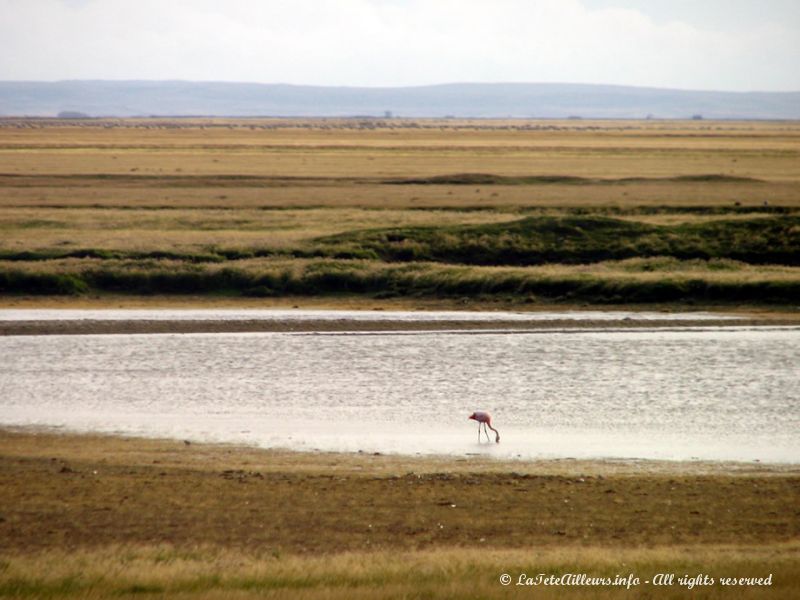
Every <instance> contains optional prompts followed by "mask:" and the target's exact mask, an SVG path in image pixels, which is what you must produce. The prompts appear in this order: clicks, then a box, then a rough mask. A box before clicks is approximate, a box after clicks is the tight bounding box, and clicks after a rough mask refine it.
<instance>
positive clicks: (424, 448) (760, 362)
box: [0, 313, 800, 463]
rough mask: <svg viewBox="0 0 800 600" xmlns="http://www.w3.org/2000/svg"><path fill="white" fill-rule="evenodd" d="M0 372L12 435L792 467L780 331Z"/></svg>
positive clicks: (67, 364)
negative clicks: (58, 432) (65, 433)
mask: <svg viewBox="0 0 800 600" xmlns="http://www.w3.org/2000/svg"><path fill="white" fill-rule="evenodd" d="M458 314H459V315H461V314H462V313H458ZM592 314H593V315H594V313H592ZM0 358H1V359H2V360H0V423H2V424H6V425H42V426H56V427H64V428H67V429H70V430H79V431H102V432H113V433H124V434H135V435H146V436H170V437H176V438H188V439H194V440H206V441H230V442H241V443H247V444H253V445H258V446H263V447H286V448H293V449H300V450H312V449H322V450H344V451H357V450H362V451H365V452H402V453H409V454H415V453H420V454H430V453H443V454H455V455H462V456H463V455H467V454H474V453H481V454H487V455H490V456H497V457H504V458H517V457H519V458H550V457H562V458H563V457H575V458H590V457H616V458H656V459H677V460H688V459H693V458H700V459H712V460H714V459H722V460H748V461H749V460H761V461H768V462H794V463H797V462H800V435H798V432H799V431H800V377H799V376H798V374H799V373H800V371H798V368H797V365H798V364H800V329H798V328H791V327H784V328H779V327H776V328H745V327H726V328H710V327H705V328H696V329H695V328H683V329H670V330H663V329H652V330H631V331H623V330H608V331H606V330H597V331H575V332H569V331H566V332H553V331H546V330H542V331H537V332H525V333H484V334H480V335H475V334H472V333H470V332H449V333H446V332H419V333H409V332H404V333H402V334H393V333H371V334H341V333H338V334H293V333H236V334H227V333H225V334H183V335H164V334H159V335H155V334H150V335H84V336H7V337H3V338H0ZM476 409H484V410H489V411H491V412H492V413H493V414H494V418H495V425H496V427H497V428H498V429H499V430H500V432H501V435H502V440H501V443H500V444H494V443H490V444H489V443H486V442H485V441H484V442H483V443H482V444H479V443H478V442H477V432H476V426H475V424H474V423H473V422H472V421H468V420H467V416H468V415H469V414H470V413H471V412H472V411H473V410H476Z"/></svg>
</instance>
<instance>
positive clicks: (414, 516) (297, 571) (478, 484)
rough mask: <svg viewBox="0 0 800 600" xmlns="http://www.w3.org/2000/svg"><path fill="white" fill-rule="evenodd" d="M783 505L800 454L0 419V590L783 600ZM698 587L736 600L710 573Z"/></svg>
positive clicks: (796, 580)
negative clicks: (694, 585)
mask: <svg viewBox="0 0 800 600" xmlns="http://www.w3.org/2000/svg"><path fill="white" fill-rule="evenodd" d="M798 506H800V468H798V467H797V466H796V465H765V464H759V463H752V464H741V463H707V462H689V463H685V462H684V463H672V462H661V461H599V460H595V461H575V460H548V461H524V462H523V461H513V462H502V461H495V460H491V459H486V458H480V457H471V456H467V457H463V458H451V457H447V458H444V457H428V458H423V457H406V456H389V455H378V454H375V455H373V454H331V453H296V452H289V451H282V450H263V449H256V448H248V447H239V446H227V445H205V444H196V443H190V444H187V443H185V442H183V441H180V440H144V439H135V438H123V437H112V436H97V435H72V434H69V435H68V434H59V433H53V432H47V431H31V430H10V429H5V430H2V431H0V507H2V508H1V509H0V540H2V544H1V545H0V558H2V568H0V591H2V592H3V593H4V595H5V596H10V597H39V596H41V595H48V596H57V597H106V596H107V595H115V596H126V595H135V594H137V593H141V592H142V590H145V591H147V590H149V593H154V594H164V595H165V597H166V596H169V595H170V594H172V593H175V594H179V595H181V597H204V598H205V597H230V596H228V595H226V594H235V595H236V597H250V595H253V596H255V595H258V594H262V593H265V592H269V593H270V594H272V596H273V597H295V595H293V594H295V593H299V595H300V597H337V598H338V597H342V598H344V597H370V595H373V597H375V595H377V597H419V596H418V595H417V594H419V593H424V594H425V597H461V593H460V592H464V593H467V591H468V590H473V589H475V590H479V591H480V595H479V596H475V597H500V596H501V595H503V594H508V593H510V592H509V588H506V587H504V586H503V585H501V584H499V583H498V579H497V578H498V577H499V576H500V575H501V574H502V573H504V572H512V573H513V576H514V580H515V581H516V578H517V576H518V574H519V573H522V572H523V570H528V571H530V570H531V569H538V571H537V572H544V571H547V572H549V573H555V572H557V571H559V570H560V569H572V571H573V572H574V571H575V570H576V569H577V570H580V569H585V570H593V571H595V572H602V573H610V572H613V571H615V570H616V571H618V572H621V570H624V571H625V572H626V573H628V571H631V572H632V571H636V572H637V576H639V575H641V578H642V581H644V578H645V577H650V576H651V575H652V573H653V572H654V570H656V571H657V570H673V571H675V572H679V571H680V576H682V575H684V574H689V573H692V572H693V570H698V569H705V570H706V572H709V571H713V575H714V576H715V577H716V578H719V577H721V576H722V575H723V574H727V575H728V576H735V575H736V574H737V573H739V574H741V575H746V574H749V575H754V574H761V575H763V576H764V577H766V576H767V575H768V574H769V573H772V574H773V580H774V581H773V583H772V584H771V585H770V586H769V587H764V586H756V585H750V586H745V587H741V588H739V589H738V590H737V591H736V593H737V594H738V595H737V596H736V597H769V598H774V597H787V598H788V597H792V594H793V593H794V592H796V590H797V589H800V588H799V587H798V586H800V544H798V542H797V540H798V536H799V535H800V510H798ZM76 557H77V558H76ZM324 557H327V558H324ZM53 560H56V561H59V562H58V564H59V565H61V566H59V567H58V568H54V569H51V570H50V571H48V572H49V573H50V574H49V575H45V574H43V573H42V572H37V569H40V568H41V566H42V565H43V564H44V563H47V561H51V563H52V561H53ZM623 563H624V566H623ZM91 565H94V566H91ZM431 571H433V572H431ZM310 574H311V575H310ZM420 578H421V579H420ZM247 582H249V583H247ZM640 586H645V584H644V583H640ZM638 589H639V592H640V593H641V592H642V591H643V590H645V587H639V588H638ZM648 589H650V591H651V592H653V589H652V588H648ZM137 590H138V592H137ZM520 590H522V587H516V586H514V593H520ZM581 590H582V591H581ZM522 591H526V592H527V593H530V592H532V591H533V590H531V589H527V590H522ZM537 591H539V590H537ZM557 591H558V590H557V589H556V588H553V589H547V590H544V589H542V590H541V592H542V594H543V597H556V596H554V595H552V594H555V593H556V592H557ZM562 591H563V592H564V593H566V592H569V593H572V592H575V593H576V594H579V593H584V594H585V593H587V592H591V591H595V592H597V594H593V595H592V597H617V596H616V595H615V594H622V593H624V592H628V590H626V589H625V588H618V587H614V586H611V587H604V588H602V589H600V588H596V589H594V590H592V588H578V589H576V590H566V591H564V590H562ZM384 592H385V593H384ZM655 592H658V593H661V592H668V593H670V594H672V595H671V596H668V597H677V596H674V594H675V593H677V592H686V588H685V587H683V588H680V587H678V586H677V584H676V585H675V586H673V587H671V588H669V589H668V588H663V589H656V590H655ZM655 592H653V593H655ZM695 592H696V593H699V594H700V596H699V597H714V598H724V597H734V596H730V594H731V593H733V592H731V591H730V590H729V589H727V588H724V587H721V586H720V585H719V582H717V584H716V585H714V586H709V587H708V588H707V589H695ZM726 594H727V595H726ZM159 597H161V596H159ZM503 597H506V596H503ZM558 597H564V596H558ZM658 597H660V596H658Z"/></svg>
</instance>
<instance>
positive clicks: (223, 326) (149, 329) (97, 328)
mask: <svg viewBox="0 0 800 600" xmlns="http://www.w3.org/2000/svg"><path fill="white" fill-rule="evenodd" d="M795 325H800V320H792V319H741V320H735V321H731V320H726V319H719V320H717V319H708V320H703V321H695V320H681V319H670V320H666V319H665V320H646V321H645V320H642V321H637V320H633V319H631V320H578V321H576V320H569V319H556V320H550V321H529V322H520V321H503V320H498V321H471V320H455V321H438V322H437V321H408V320H397V321H394V320H384V321H358V320H351V319H341V320H319V319H303V320H283V319H268V320H267V319H264V320H262V319H252V320H238V321H231V320H224V319H220V320H212V319H209V320H114V321H110V320H90V319H89V320H69V319H68V320H62V321H55V320H41V321H37V320H31V321H2V320H0V336H3V335H6V336H8V335H93V334H148V333H149V334H154V333H258V332H261V333H347V332H353V333H381V332H425V331H454V332H460V333H467V332H474V333H480V332H485V333H488V332H506V333H511V332H535V331H540V330H542V331H548V332H553V331H559V330H563V331H575V330H582V329H589V330H615V329H661V328H686V327H714V328H716V327H733V326H737V327H743V326H746V327H762V326H795Z"/></svg>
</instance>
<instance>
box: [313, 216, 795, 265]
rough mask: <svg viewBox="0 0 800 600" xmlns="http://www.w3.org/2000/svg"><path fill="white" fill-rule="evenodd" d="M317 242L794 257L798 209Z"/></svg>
mask: <svg viewBox="0 0 800 600" xmlns="http://www.w3.org/2000/svg"><path fill="white" fill-rule="evenodd" d="M319 242H320V243H321V244H323V245H327V246H334V245H341V246H344V247H347V248H348V249H350V250H351V251H353V252H359V251H361V252H363V251H365V250H366V251H371V252H373V253H374V254H375V255H376V256H377V257H379V258H381V259H383V260H387V261H414V260H417V261H419V260H423V261H438V262H449V263H462V264H475V265H536V264H545V263H566V264H579V263H587V262H601V261H606V260H620V259H626V258H633V257H652V256H672V257H675V258H679V259H696V258H700V259H724V258H729V259H734V260H740V261H744V262H749V263H754V264H769V263H773V264H776V263H777V264H786V265H798V264H800V217H793V216H782V217H763V218H752V219H728V220H710V221H701V222H698V223H679V224H674V225H667V224H665V225H660V226H658V225H650V224H645V223H641V222H636V221H632V220H620V219H612V218H608V217H598V216H571V217H550V216H541V217H527V218H525V219H521V220H519V221H514V222H511V223H498V224H487V225H463V226H449V227H416V228H387V229H378V230H374V231H357V232H350V233H345V234H341V235H337V236H332V237H328V238H323V239H320V240H319Z"/></svg>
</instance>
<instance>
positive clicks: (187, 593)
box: [0, 543, 800, 599]
mask: <svg viewBox="0 0 800 600" xmlns="http://www.w3.org/2000/svg"><path fill="white" fill-rule="evenodd" d="M504 573H507V574H509V575H511V576H512V580H513V583H512V584H511V585H509V586H508V587H506V586H503V585H501V584H500V583H499V577H500V575H501V574H504ZM540 573H542V574H545V575H556V576H560V575H562V574H565V573H586V574H587V575H588V576H591V577H609V578H612V579H613V578H614V577H615V576H617V575H619V576H622V577H627V576H628V575H629V574H633V575H634V576H636V577H638V578H639V579H640V585H639V586H636V587H634V588H632V589H630V590H628V589H626V588H625V587H607V586H598V587H589V586H586V587H568V588H564V587H545V586H538V587H524V586H517V585H516V582H517V581H519V576H520V575H522V574H526V575H529V576H533V577H535V576H536V575H538V574H540ZM657 573H674V574H675V575H676V579H677V578H678V577H683V576H686V575H688V576H690V577H695V576H696V575H698V574H707V575H709V576H711V577H714V579H715V584H714V585H711V586H706V587H695V588H693V589H692V590H691V592H689V590H688V589H687V587H686V586H681V585H679V584H677V583H676V584H675V585H673V586H670V587H653V586H651V585H648V584H645V583H644V581H646V580H649V579H651V578H652V577H653V576H654V575H655V574H657ZM770 574H772V585H771V586H769V587H760V586H746V587H736V588H726V587H723V586H722V585H721V584H720V583H719V578H721V577H744V576H747V577H767V576H768V575H770ZM798 588H800V550H799V548H798V545H797V544H796V543H789V544H777V545H772V546H766V547H763V546H761V547H758V546H756V547H747V546H745V547H736V546H709V547H703V546H688V547H665V548H642V549H613V550H612V549H608V548H603V547H588V548H575V547H561V548H530V549H515V550H501V549H494V548H442V549H436V550H428V551H416V552H380V551H378V552H371V553H342V554H336V555H332V556H324V557H308V556H296V555H283V554H281V553H279V552H268V551H267V552H264V553H245V552H236V551H232V550H224V549H220V548H214V547H202V546H201V547H194V548H189V549H184V548H175V547H171V546H119V547H114V546H112V547H107V548H101V549H97V550H82V551H78V552H65V551H63V550H59V551H48V552H42V553H38V554H33V555H13V554H12V555H6V556H4V558H3V559H2V563H0V597H10V598H11V597H13V598H108V597H122V598H127V597H142V596H145V597H153V596H157V597H170V598H222V597H225V598H250V597H260V598H261V597H267V598H288V597H291V598H328V599H339V598H342V599H349V598H432V599H435V598H476V599H477V598H508V597H526V598H527V597H531V595H535V597H537V598H630V597H632V596H633V595H636V596H638V597H658V598H662V597H663V598H685V597H686V595H687V594H691V596H692V597H693V598H730V597H731V596H732V595H735V597H737V598H792V597H794V596H793V594H794V593H796V591H797V589H798Z"/></svg>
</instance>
